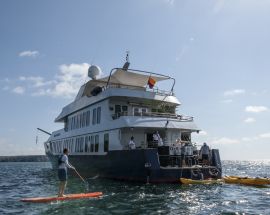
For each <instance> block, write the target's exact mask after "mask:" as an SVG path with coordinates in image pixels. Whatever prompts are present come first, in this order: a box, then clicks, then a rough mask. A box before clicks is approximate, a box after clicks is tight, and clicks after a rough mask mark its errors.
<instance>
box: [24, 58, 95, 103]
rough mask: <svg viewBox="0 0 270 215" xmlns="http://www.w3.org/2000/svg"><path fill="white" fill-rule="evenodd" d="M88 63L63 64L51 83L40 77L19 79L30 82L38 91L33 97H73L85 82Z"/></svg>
mask: <svg viewBox="0 0 270 215" xmlns="http://www.w3.org/2000/svg"><path fill="white" fill-rule="evenodd" d="M89 66H90V65H89V64H88V63H82V64H70V65H67V64H63V65H60V66H59V72H58V73H57V75H56V76H55V80H53V81H44V79H43V78H42V77H21V79H22V80H28V81H32V82H33V83H34V87H37V88H38V90H37V91H36V92H33V93H32V95H33V96H44V95H47V96H52V97H62V98H71V97H74V96H75V95H76V94H77V93H78V90H79V89H80V87H81V85H82V84H83V83H84V82H85V81H86V80H87V78H88V76H87V71H88V68H89Z"/></svg>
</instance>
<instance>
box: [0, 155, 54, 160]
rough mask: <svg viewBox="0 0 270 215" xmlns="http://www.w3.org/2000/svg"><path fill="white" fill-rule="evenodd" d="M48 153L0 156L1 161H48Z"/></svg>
mask: <svg viewBox="0 0 270 215" xmlns="http://www.w3.org/2000/svg"><path fill="white" fill-rule="evenodd" d="M48 161H49V159H48V158H47V156H46V155H19V156H0V162H48Z"/></svg>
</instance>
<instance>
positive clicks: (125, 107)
mask: <svg viewBox="0 0 270 215" xmlns="http://www.w3.org/2000/svg"><path fill="white" fill-rule="evenodd" d="M122 112H123V115H124V116H127V112H128V106H126V105H123V106H122Z"/></svg>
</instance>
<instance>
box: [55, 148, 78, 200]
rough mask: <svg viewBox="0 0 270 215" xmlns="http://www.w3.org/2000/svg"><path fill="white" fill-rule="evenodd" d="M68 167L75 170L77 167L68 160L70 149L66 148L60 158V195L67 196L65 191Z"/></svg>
mask: <svg viewBox="0 0 270 215" xmlns="http://www.w3.org/2000/svg"><path fill="white" fill-rule="evenodd" d="M67 168H70V169H74V170H75V167H73V166H72V165H71V164H70V163H69V162H68V149H67V148H64V150H63V154H62V155H61V156H60V157H59V159H58V178H59V181H60V184H59V191H58V197H63V196H65V195H64V191H65V188H66V185H67Z"/></svg>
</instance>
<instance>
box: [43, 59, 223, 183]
mask: <svg viewBox="0 0 270 215" xmlns="http://www.w3.org/2000/svg"><path fill="white" fill-rule="evenodd" d="M86 72H87V71H86ZM99 73H100V68H99V67H98V66H94V65H92V66H91V67H90V68H89V69H88V76H89V77H90V78H91V80H89V81H88V82H87V83H85V84H84V85H82V86H81V88H80V90H79V92H78V94H77V96H76V98H75V100H74V101H73V102H72V103H70V104H68V105H67V106H65V107H64V108H63V109H62V112H61V113H60V115H59V116H58V117H57V118H56V119H55V122H61V123H63V124H64V126H63V129H61V130H58V131H54V132H53V133H52V134H51V136H50V137H49V139H48V140H47V141H46V142H45V143H44V146H45V152H46V155H47V156H48V157H49V159H50V161H51V163H52V165H53V167H54V168H57V165H58V164H57V161H58V157H59V156H60V154H62V151H63V149H64V148H68V150H69V152H70V153H69V160H70V162H71V163H72V164H73V165H74V166H75V167H76V168H77V170H78V171H79V172H80V173H81V174H82V176H84V177H92V176H95V175H98V176H99V177H102V178H110V179H117V180H127V181H138V182H150V183H179V178H180V177H185V178H193V179H194V178H200V177H204V178H209V177H216V178H220V177H221V172H222V168H221V161H220V157H219V151H218V150H217V149H211V150H210V155H209V159H208V160H207V162H204V163H203V162H202V159H201V156H200V151H199V149H198V148H197V146H196V144H194V143H193V142H192V139H191V134H192V133H193V132H199V129H198V128H197V126H196V125H195V123H194V119H193V117H189V116H184V115H180V114H178V113H177V112H176V109H177V108H178V107H179V106H180V104H181V103H180V102H179V101H178V99H177V98H176V97H175V94H174V90H173V89H174V85H175V80H174V78H171V77H169V76H166V75H162V74H157V73H153V72H147V71H141V70H135V69H129V62H128V61H127V62H126V63H125V65H124V66H123V67H122V68H114V69H112V70H111V71H110V74H109V75H108V76H107V77H103V78H97V77H98V75H99ZM161 81H162V82H165V81H167V82H170V84H171V87H170V89H169V90H168V91H165V90H160V89H158V88H157V86H158V85H159V82H161ZM131 140H132V142H131ZM130 142H131V143H132V144H133V146H131V145H130ZM134 144H135V145H134ZM70 172H71V171H70Z"/></svg>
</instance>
